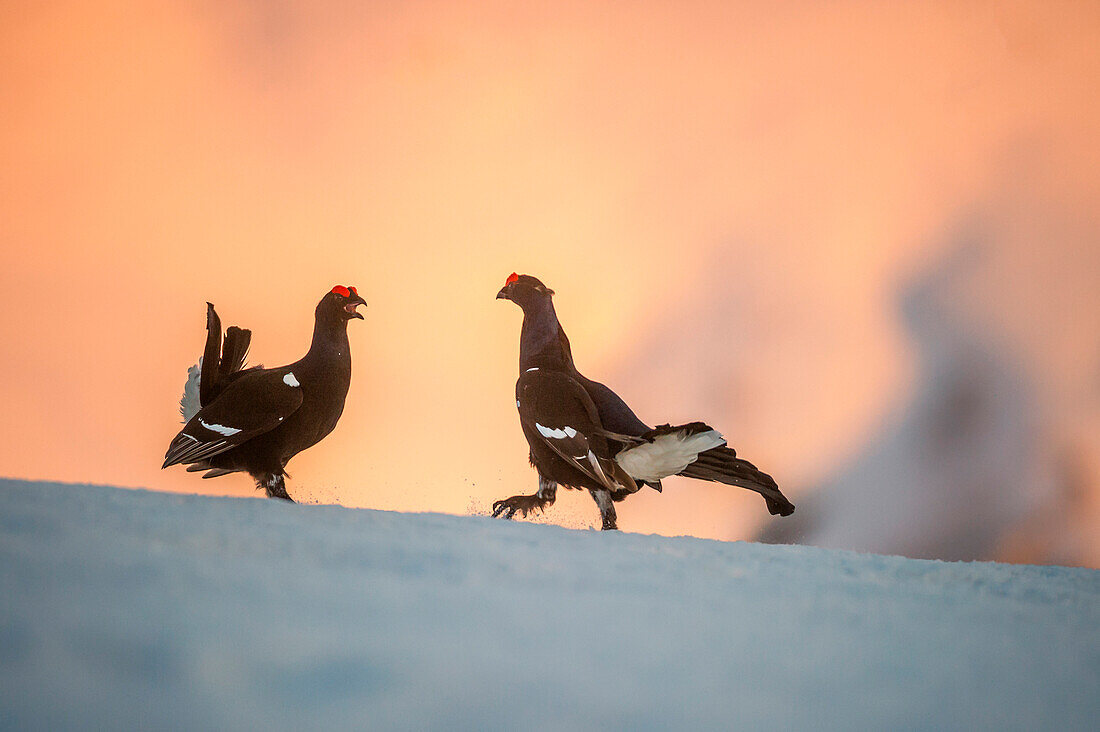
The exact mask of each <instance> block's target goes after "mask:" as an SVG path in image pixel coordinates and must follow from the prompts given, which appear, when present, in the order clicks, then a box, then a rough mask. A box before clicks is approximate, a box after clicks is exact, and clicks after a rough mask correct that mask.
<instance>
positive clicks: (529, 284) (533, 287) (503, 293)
mask: <svg viewBox="0 0 1100 732" xmlns="http://www.w3.org/2000/svg"><path fill="white" fill-rule="evenodd" d="M553 296H554V291H553V290H551V289H550V288H549V287H547V286H546V285H544V284H542V282H540V281H539V278H538V277H532V276H531V275H521V274H516V273H515V272H513V273H512V274H510V275H508V279H507V280H505V282H504V287H502V288H500V292H498V293H497V299H498V300H511V301H512V302H514V303H515V304H516V305H519V306H520V307H521V308H523V309H524V311H526V310H528V309H529V308H533V307H535V306H538V305H543V304H545V303H548V302H550V298H551V297H553Z"/></svg>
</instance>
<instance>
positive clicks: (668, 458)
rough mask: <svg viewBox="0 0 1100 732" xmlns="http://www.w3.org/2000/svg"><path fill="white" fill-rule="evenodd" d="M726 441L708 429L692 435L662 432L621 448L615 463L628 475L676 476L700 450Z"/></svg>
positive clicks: (649, 477) (650, 478)
mask: <svg viewBox="0 0 1100 732" xmlns="http://www.w3.org/2000/svg"><path fill="white" fill-rule="evenodd" d="M725 444H726V440H725V438H723V437H722V435H720V434H718V432H717V431H716V430H707V431H706V432H699V433H697V434H694V435H685V434H684V433H683V432H673V433H671V434H667V435H661V436H660V437H658V438H656V439H655V440H653V442H647V443H644V444H642V445H638V446H637V447H632V448H630V449H629V450H623V451H622V452H620V453H619V454H618V455H616V456H615V462H617V463H618V464H619V465H621V466H622V468H623V470H625V471H626V472H627V473H629V474H630V477H632V478H636V479H637V480H648V481H654V482H655V481H658V480H660V479H661V478H667V477H668V476H670V475H676V474H677V473H679V472H680V471H682V470H683V469H684V468H686V467H687V466H689V465H691V464H692V463H693V462H695V459H696V458H697V457H698V456H699V453H701V452H704V451H706V450H710V449H712V448H715V447H721V446H722V445H725Z"/></svg>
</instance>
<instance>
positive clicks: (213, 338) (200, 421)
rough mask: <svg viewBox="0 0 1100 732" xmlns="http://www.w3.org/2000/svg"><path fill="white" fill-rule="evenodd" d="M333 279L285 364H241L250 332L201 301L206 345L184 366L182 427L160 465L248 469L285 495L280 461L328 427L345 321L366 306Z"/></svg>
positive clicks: (346, 360) (271, 491)
mask: <svg viewBox="0 0 1100 732" xmlns="http://www.w3.org/2000/svg"><path fill="white" fill-rule="evenodd" d="M366 304H367V303H366V300H364V299H363V298H361V297H360V296H359V293H358V292H356V291H355V288H354V287H344V286H342V285H337V286H336V287H333V288H332V290H331V291H330V292H328V293H327V294H326V295H325V296H324V297H323V298H321V302H319V303H317V310H316V322H315V324H314V326H313V342H312V343H311V344H310V347H309V352H308V353H307V354H306V355H305V356H303V357H302V358H301V359H300V360H298V361H295V362H294V363H292V364H290V365H289V366H282V367H279V368H274V369H265V368H263V367H261V366H256V367H253V368H250V369H245V368H244V362H245V358H246V357H247V355H248V347H249V344H250V342H251V340H252V333H251V331H248V330H243V329H241V328H237V327H236V326H230V327H229V329H228V330H227V331H226V333H225V342H224V345H223V343H222V327H221V320H220V319H219V318H218V314H217V313H216V312H215V311H214V306H213V305H211V304H210V303H206V330H207V335H206V349H205V351H204V352H203V357H202V359H201V360H200V361H199V364H198V366H194V367H192V368H191V369H190V371H189V372H188V380H187V385H186V386H185V388H184V394H183V399H182V400H180V411H181V412H182V414H183V418H184V420H185V421H186V423H187V424H186V425H185V426H184V428H183V429H182V430H181V431H180V433H179V434H178V435H176V437H175V439H173V440H172V443H171V444H170V445H169V446H168V452H167V454H166V455H165V456H164V465H163V466H161V467H162V469H163V468H167V467H168V466H169V465H177V464H184V465H187V466H188V467H187V470H188V472H194V471H200V470H205V471H206V473H204V474H203V476H202V477H203V478H216V477H218V476H221V475H228V474H229V473H236V472H246V473H248V474H249V475H251V476H252V478H253V479H254V480H255V481H256V486H257V487H258V488H263V489H264V490H265V491H266V492H267V495H268V497H270V498H283V499H285V500H288V501H290V500H291V498H290V496H289V495H288V494H287V492H286V483H285V478H286V470H285V469H286V464H287V462H288V461H289V460H290V459H291V458H292V457H294V456H295V455H297V454H298V453H300V452H301V451H302V450H305V449H306V448H307V447H311V446H313V445H316V444H317V443H318V442H320V441H321V440H322V439H323V438H324V437H325V436H326V435H327V434H328V433H329V432H332V430H333V428H334V427H335V426H336V422H337V421H338V420H339V419H340V413H341V412H343V410H344V399H345V397H347V394H348V387H349V386H350V385H351V348H350V347H349V344H348V321H349V320H351V319H352V318H359V319H362V318H363V316H362V315H361V314H359V313H357V312H355V308H356V307H357V306H358V305H366Z"/></svg>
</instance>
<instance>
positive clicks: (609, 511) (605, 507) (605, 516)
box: [588, 488, 619, 531]
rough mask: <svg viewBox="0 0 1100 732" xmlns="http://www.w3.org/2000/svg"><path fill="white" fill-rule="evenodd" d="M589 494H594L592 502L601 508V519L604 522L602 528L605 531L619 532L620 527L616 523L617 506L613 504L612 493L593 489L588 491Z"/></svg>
mask: <svg viewBox="0 0 1100 732" xmlns="http://www.w3.org/2000/svg"><path fill="white" fill-rule="evenodd" d="M588 492H589V493H591V494H592V500H594V501H595V502H596V505H597V506H599V507H600V519H601V520H602V521H603V526H602V527H601V528H602V529H603V530H604V531H617V530H618V528H619V527H618V525H617V524H616V523H615V504H614V503H612V502H611V493H610V492H609V491H594V490H592V489H591V488H589V489H588Z"/></svg>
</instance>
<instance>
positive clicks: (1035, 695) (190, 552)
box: [0, 480, 1100, 730]
mask: <svg viewBox="0 0 1100 732" xmlns="http://www.w3.org/2000/svg"><path fill="white" fill-rule="evenodd" d="M0 500H2V506H3V509H2V510H0V727H29V726H35V727H49V728H54V727H59V726H60V727H73V726H80V727H119V726H126V727H135V726H142V727H155V728H159V727H169V726H170V727H181V726H182V727H202V728H224V727H233V728H243V727H248V728H256V727H258V726H260V725H264V726H270V727H276V728H294V727H299V728H300V727H307V726H308V727H311V728H331V727H335V726H341V727H346V726H356V727H364V726H369V727H402V728H423V727H447V728H448V729H461V728H487V727H489V728H491V727H500V726H518V727H524V728H536V729H537V728H557V729H560V728H569V727H629V728H685V727H717V728H728V727H734V728H739V729H744V728H769V729H774V728H791V727H794V728H802V729H809V728H814V729H845V730H847V729H853V728H855V729H859V728H883V727H891V728H898V727H902V728H925V727H927V728H953V729H961V728H971V727H979V728H998V729H1035V728H1063V729H1087V728H1090V727H1091V726H1092V725H1094V724H1095V722H1096V719H1098V718H1100V572H1096V571H1092V570H1085V569H1066V568H1060V567H1032V566H1011V565H1000V564H950V563H943V562H933V561H917V560H909V559H901V558H897V557H885V556H875V555H861V554H854V553H850V552H842V551H830V550H823V549H816V548H811V547H789V546H767V545H755V544H744V543H722V542H714V541H705V540H697V539H686V538H680V539H668V538H661V537H654V536H640V535H633V534H620V533H599V532H591V531H571V530H567V529H562V528H559V527H555V526H545V525H531V524H524V523H506V522H501V521H494V520H491V519H487V518H481V517H456V516H442V515H433V514H419V515H409V514H398V513H386V512H378V511H365V510H349V509H344V508H340V507H335V506H292V505H285V504H283V503H282V502H276V501H267V500H257V499H234V498H212V497H202V496H185V495H168V494H157V493H149V492H142V491H126V490H119V489H114V488H104V487H92V486H62V485H56V484H44V483H27V482H20V481H9V480H3V481H0Z"/></svg>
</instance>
